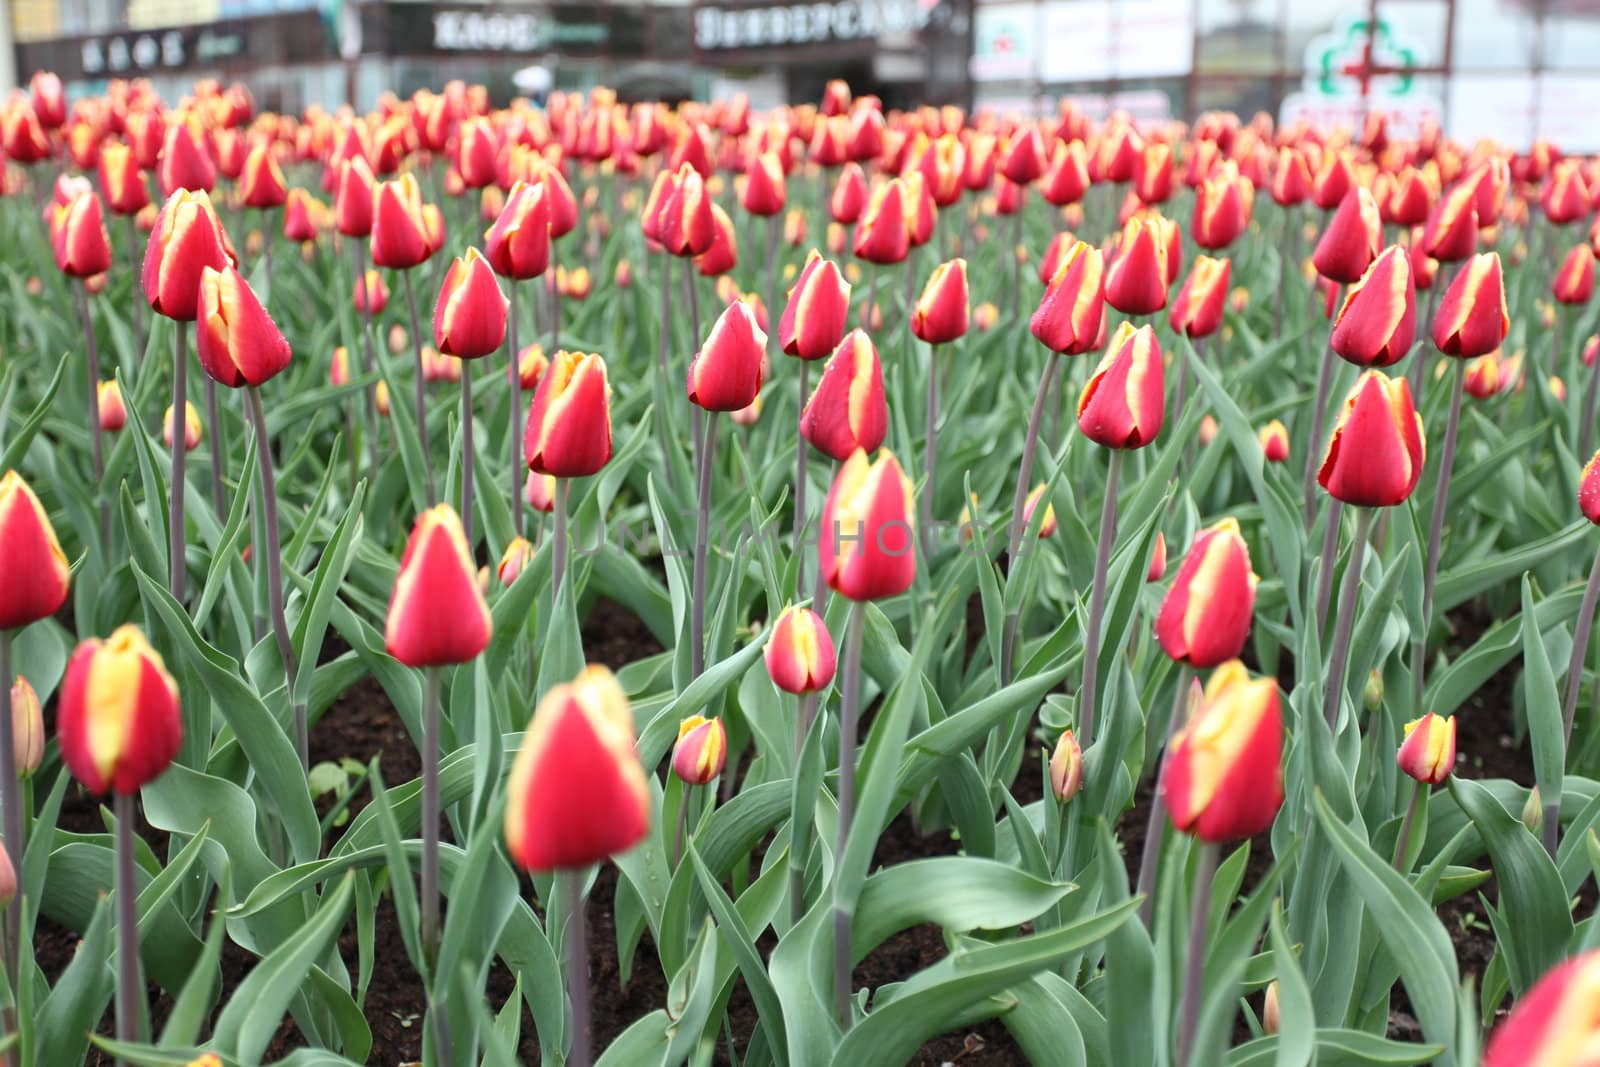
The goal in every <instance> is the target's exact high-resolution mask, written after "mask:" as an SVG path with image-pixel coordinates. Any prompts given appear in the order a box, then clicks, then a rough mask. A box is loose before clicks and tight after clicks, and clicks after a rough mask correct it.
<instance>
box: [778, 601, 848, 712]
mask: <svg viewBox="0 0 1600 1067" xmlns="http://www.w3.org/2000/svg"><path fill="white" fill-rule="evenodd" d="M765 656H766V661H767V673H768V675H770V676H771V678H772V682H773V684H774V685H776V686H777V687H778V688H779V689H782V690H783V691H784V692H786V693H794V694H796V695H804V694H807V693H818V692H821V691H822V690H824V689H826V688H827V687H828V685H829V683H831V682H832V681H833V675H834V669H835V666H836V663H837V660H836V657H835V652H834V647H833V638H832V637H831V636H830V635H829V634H828V627H827V624H826V623H824V622H823V621H822V616H820V615H818V614H817V613H816V612H814V611H812V610H811V609H810V608H801V607H794V606H790V607H787V608H784V609H783V612H782V613H781V614H780V615H779V616H778V619H777V621H776V622H774V623H773V624H772V635H771V636H770V637H769V638H768V639H767V646H766V650H765Z"/></svg>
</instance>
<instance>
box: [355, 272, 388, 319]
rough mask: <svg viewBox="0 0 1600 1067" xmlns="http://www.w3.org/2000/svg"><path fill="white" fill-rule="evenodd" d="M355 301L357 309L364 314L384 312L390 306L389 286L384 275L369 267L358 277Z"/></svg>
mask: <svg viewBox="0 0 1600 1067" xmlns="http://www.w3.org/2000/svg"><path fill="white" fill-rule="evenodd" d="M369 294H370V296H369ZM354 303H355V308H356V310H357V311H359V312H361V313H362V314H364V315H381V314H383V309H384V308H386V307H388V306H389V286H388V284H387V283H385V282H384V280H383V275H382V274H379V273H378V272H377V271H375V270H370V269H369V270H367V271H366V272H364V273H363V275H362V276H361V277H359V278H357V279H356V291H355V300H354Z"/></svg>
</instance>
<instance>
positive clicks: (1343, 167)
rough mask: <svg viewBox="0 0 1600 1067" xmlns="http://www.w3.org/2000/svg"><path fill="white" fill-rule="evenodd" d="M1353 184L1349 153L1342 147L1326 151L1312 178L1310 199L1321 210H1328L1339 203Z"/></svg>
mask: <svg viewBox="0 0 1600 1067" xmlns="http://www.w3.org/2000/svg"><path fill="white" fill-rule="evenodd" d="M1354 184H1355V172H1354V168H1353V167H1352V166H1351V163H1350V155H1349V153H1348V152H1347V151H1345V150H1342V149H1341V150H1339V151H1335V152H1327V153H1325V154H1324V155H1323V158H1322V165H1321V166H1320V167H1318V168H1317V172H1316V175H1315V176H1314V177H1313V178H1312V181H1311V199H1312V201H1313V202H1314V203H1315V204H1316V205H1317V207H1319V208H1321V209H1322V210H1323V211H1330V210H1332V209H1333V208H1335V207H1337V206H1338V205H1339V202H1340V201H1342V200H1343V199H1344V198H1345V195H1346V194H1347V193H1348V192H1349V191H1350V187H1351V186H1352V185H1354Z"/></svg>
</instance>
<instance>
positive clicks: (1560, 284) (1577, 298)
mask: <svg viewBox="0 0 1600 1067" xmlns="http://www.w3.org/2000/svg"><path fill="white" fill-rule="evenodd" d="M1550 293H1551V295H1552V296H1554V297H1555V298H1556V300H1557V301H1559V302H1560V303H1563V304H1586V303H1588V302H1589V298H1590V297H1591V296H1593V295H1594V256H1593V255H1592V254H1590V252H1589V246H1588V245H1574V246H1573V247H1572V250H1571V251H1570V252H1568V253H1567V256H1566V258H1565V259H1563V260H1562V261H1561V266H1560V267H1558V268H1556V277H1555V281H1554V282H1552V283H1551V285H1550Z"/></svg>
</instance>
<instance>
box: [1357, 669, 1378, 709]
mask: <svg viewBox="0 0 1600 1067" xmlns="http://www.w3.org/2000/svg"><path fill="white" fill-rule="evenodd" d="M1361 701H1362V703H1363V704H1364V705H1366V709H1367V710H1368V711H1369V712H1376V711H1377V710H1378V709H1379V708H1381V707H1383V672H1382V671H1380V670H1378V669H1377V668H1373V669H1372V670H1370V671H1368V672H1367V684H1366V685H1364V686H1363V687H1362V689H1361Z"/></svg>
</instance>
